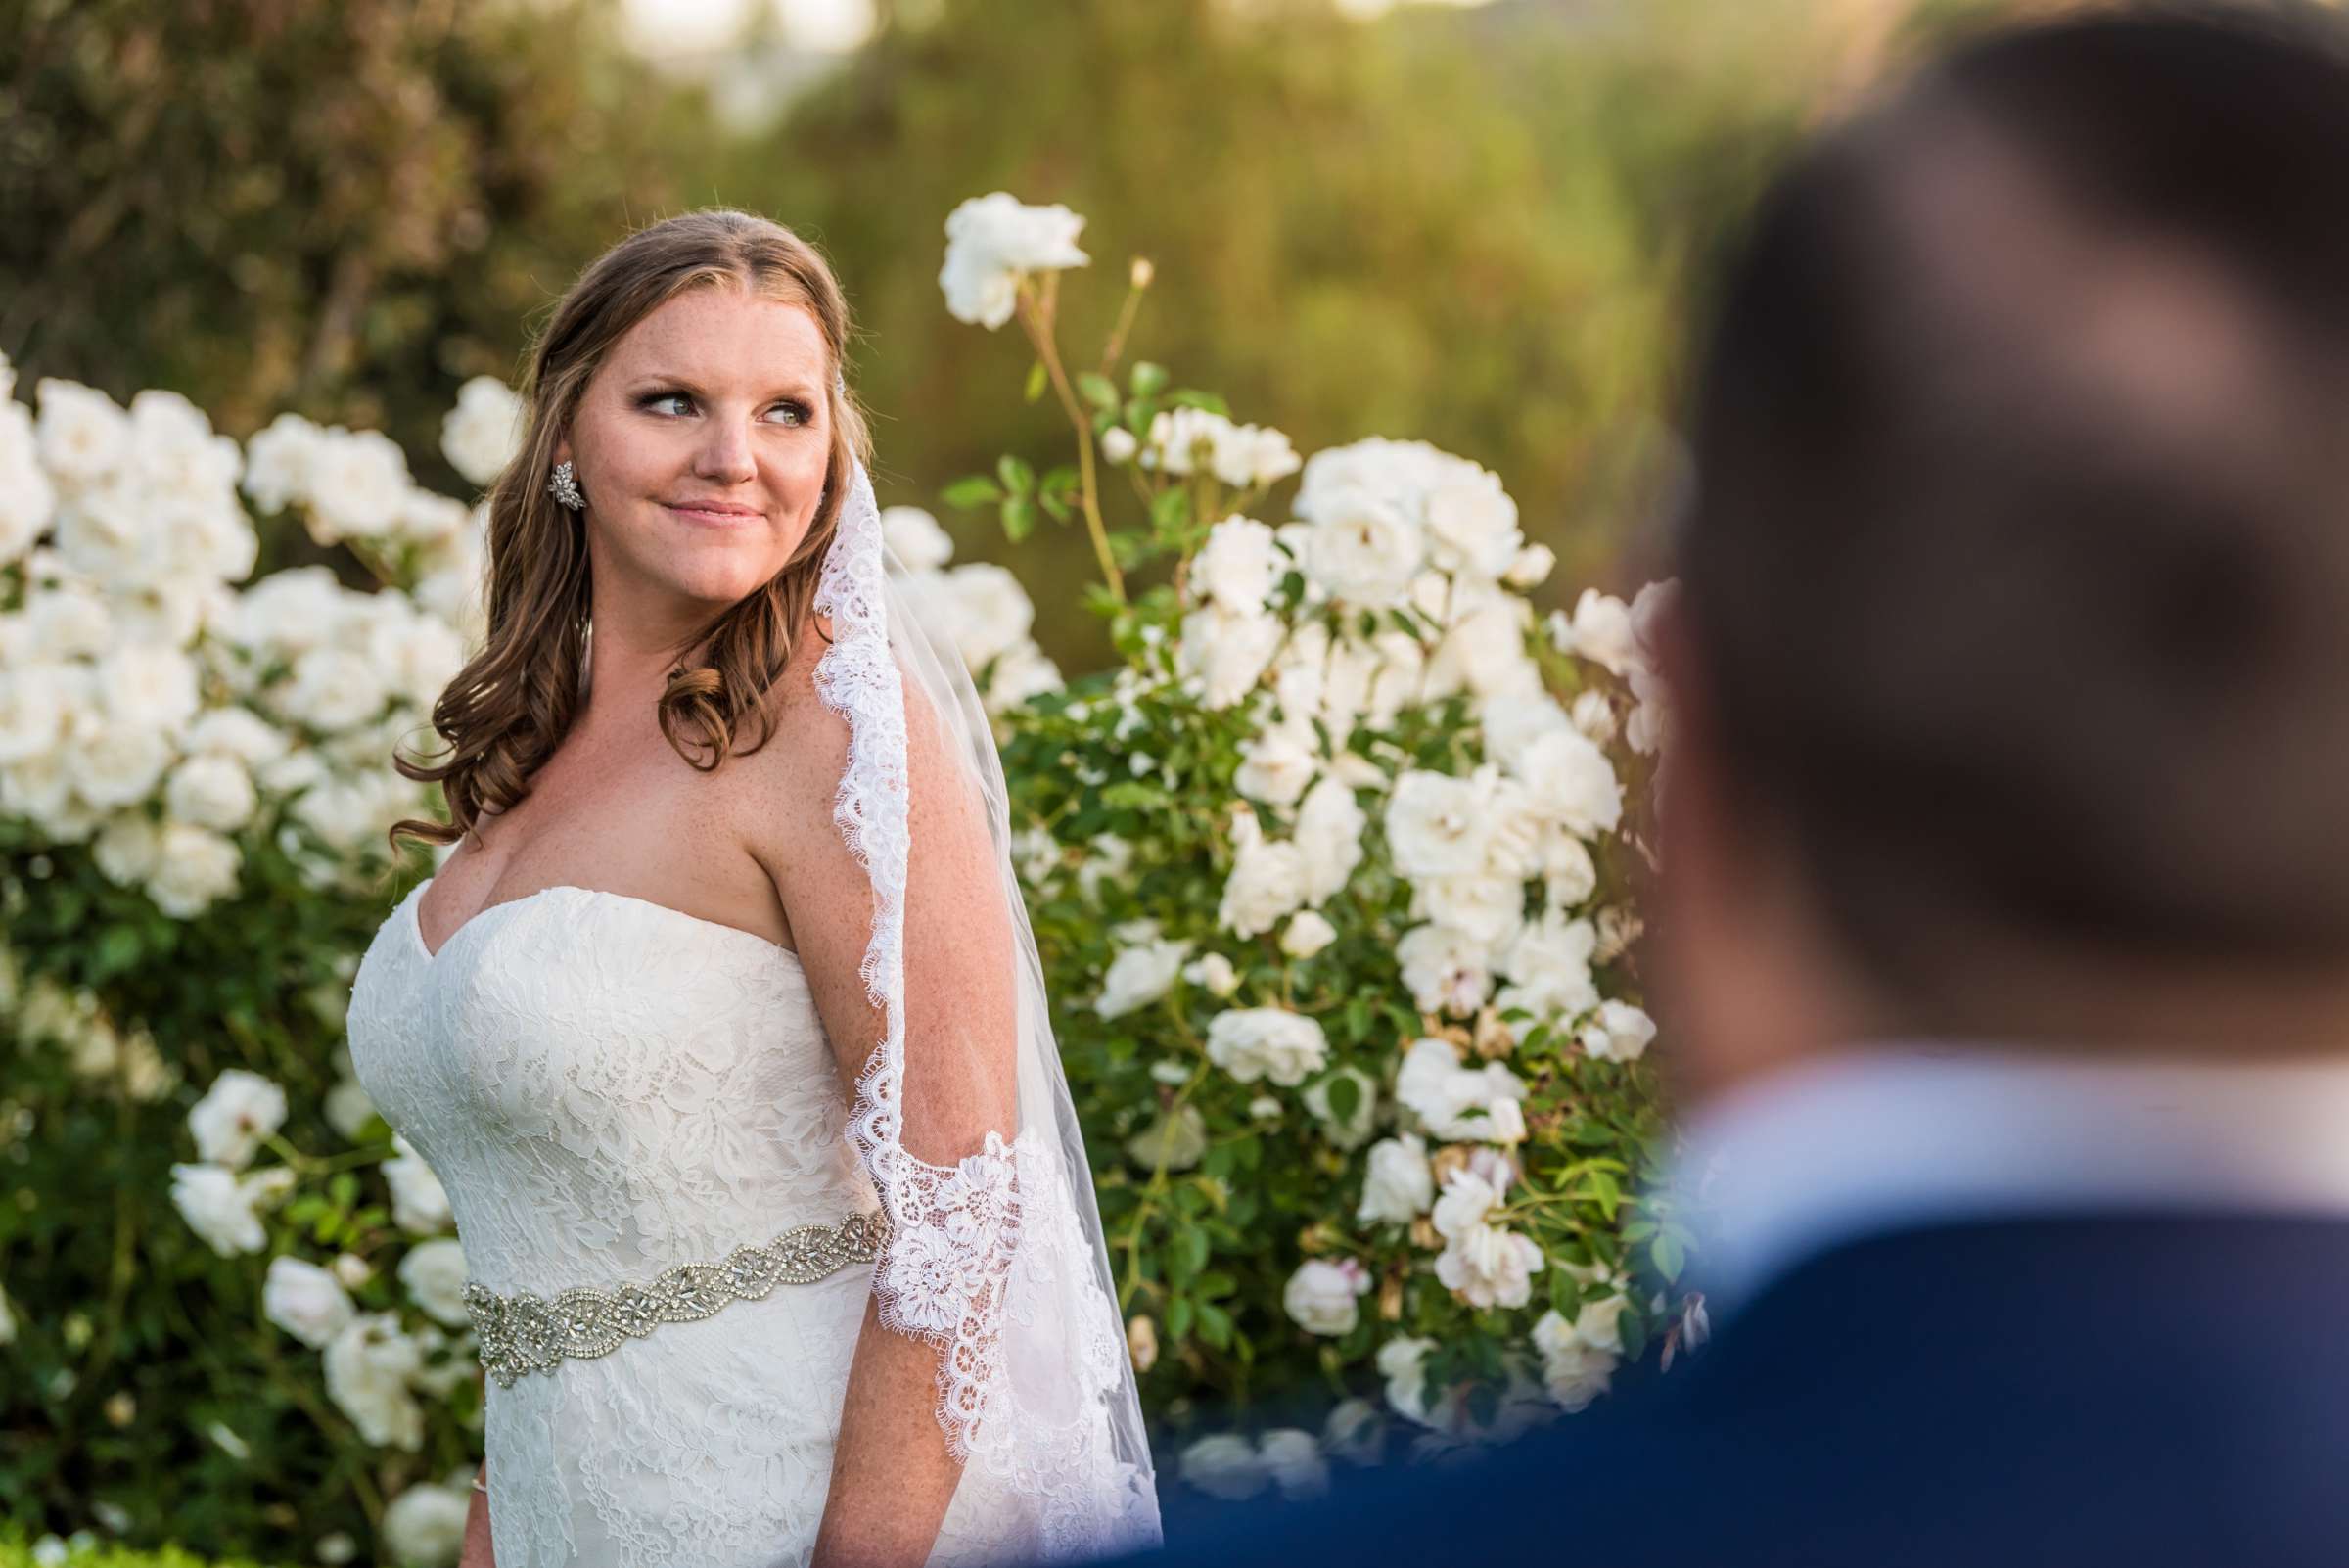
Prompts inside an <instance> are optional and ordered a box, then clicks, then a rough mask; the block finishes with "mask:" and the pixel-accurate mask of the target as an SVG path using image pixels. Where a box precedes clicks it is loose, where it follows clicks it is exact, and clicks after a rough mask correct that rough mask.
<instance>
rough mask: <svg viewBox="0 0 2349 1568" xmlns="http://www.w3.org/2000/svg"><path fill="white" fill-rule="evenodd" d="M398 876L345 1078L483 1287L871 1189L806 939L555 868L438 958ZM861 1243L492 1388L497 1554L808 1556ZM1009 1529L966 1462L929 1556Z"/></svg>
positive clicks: (778, 1218) (842, 1379)
mask: <svg viewBox="0 0 2349 1568" xmlns="http://www.w3.org/2000/svg"><path fill="white" fill-rule="evenodd" d="M427 886H430V883H429V882H428V883H426V884H423V885H422V886H419V887H418V888H417V889H416V890H414V891H413V892H411V893H410V894H409V895H408V897H407V898H406V899H404V900H402V902H401V903H400V904H399V906H398V907H397V908H395V909H394V910H393V911H392V913H391V918H390V919H388V920H387V921H386V922H385V923H384V926H383V928H382V929H381V930H380V931H379V932H378V933H377V934H376V937H375V940H374V942H373V943H372V944H371V945H370V946H369V948H368V950H367V953H366V956H365V957H364V959H363V960H362V961H361V963H360V966H359V970H358V973H357V976H356V979H355V981H354V983H353V986H352V992H351V1006H350V1014H349V1036H350V1052H351V1061H352V1066H353V1068H354V1070H355V1072H356V1074H357V1076H358V1080H359V1083H360V1085H361V1086H362V1087H363V1088H365V1089H366V1091H367V1093H368V1095H369V1096H370V1097H371V1098H372V1099H373V1100H374V1101H375V1103H376V1105H377V1107H378V1108H379V1109H380V1110H382V1112H383V1113H384V1116H385V1118H386V1119H387V1120H388V1121H390V1122H391V1126H392V1127H393V1128H394V1129H395V1130H398V1131H399V1132H401V1133H403V1134H404V1135H405V1136H406V1137H407V1139H408V1141H409V1142H411V1143H412V1144H414V1145H415V1147H416V1149H417V1151H418V1153H420V1154H421V1155H422V1156H423V1157H424V1159H425V1161H426V1163H427V1164H428V1165H430V1166H431V1167H432V1169H433V1172H434V1174H435V1175H436V1176H438V1177H439V1178H440V1181H441V1184H442V1185H443V1186H444V1187H445V1188H446V1189H447V1192H448V1197H449V1204H450V1208H451V1211H452V1212H453V1214H454V1216H455V1220H456V1226H457V1235H458V1240H459V1241H460V1243H461V1244H462V1246H463V1248H464V1252H465V1262H466V1268H467V1272H468V1275H469V1276H470V1277H471V1278H472V1279H474V1280H476V1281H479V1282H480V1283H482V1284H483V1285H484V1286H485V1287H487V1288H488V1289H490V1290H493V1291H497V1292H500V1293H506V1292H515V1291H525V1290H527V1291H532V1292H535V1293H537V1294H539V1295H541V1296H551V1295H552V1294H553V1293H554V1292H556V1291H558V1290H561V1289H563V1288H565V1287H567V1286H571V1285H594V1286H601V1285H607V1284H613V1283H618V1282H621V1281H622V1280H634V1279H646V1278H650V1277H651V1276H652V1275H654V1274H656V1273H658V1272H659V1271H660V1270H662V1269H664V1268H668V1267H670V1266H672V1265H675V1264H679V1263H690V1262H707V1261H713V1260H716V1259H720V1258H722V1257H724V1256H725V1254H726V1253H728V1252H729V1251H731V1250H732V1249H733V1248H735V1247H737V1246H740V1245H743V1244H745V1243H757V1242H764V1241H767V1240H769V1239H770V1238H772V1237H773V1236H775V1235H776V1234H777V1233H778V1232H779V1231H782V1230H784V1229H786V1228H788V1227H790V1226H792V1225H794V1224H799V1223H806V1222H832V1221H837V1220H839V1219H841V1218H842V1217H843V1216H844V1215H846V1214H848V1213H850V1212H852V1211H853V1212H864V1211H869V1210H871V1209H872V1208H873V1207H874V1206H875V1195H874V1193H873V1189H872V1185H871V1182H870V1180H869V1179H868V1178H867V1177H866V1176H864V1175H863V1173H862V1171H861V1170H860V1169H859V1167H858V1164H857V1161H856V1157H855V1153H854V1150H853V1148H852V1145H851V1144H850V1142H849V1140H848V1138H847V1136H846V1130H847V1122H848V1116H849V1104H850V1102H849V1094H848V1090H847V1087H846V1085H845V1084H843V1082H842V1079H841V1076H840V1074H839V1071H838V1069H837V1067H836V1065H835V1063H834V1060H833V1056H832V1052H831V1048H830V1045H829V1043H828V1042H827V1040H826V1038H825V1037H824V1032H823V1029H822V1026H821V1023H820V1022H819V1019H818V1016H817V1014H816V1011H815V1007H814V1003H813V999H812V997H811V995H810V993H809V992H808V989H807V982H806V975H805V974H804V973H803V971H802V970H801V968H800V965H799V961H798V959H797V958H796V957H795V956H794V955H793V954H792V953H791V952H789V951H788V950H786V949H784V948H782V947H779V946H777V945H774V944H773V943H771V942H769V941H767V940H766V939H765V938H763V937H760V936H758V935H757V934H755V933H752V932H748V931H742V930H738V929H735V928H733V927H729V926H723V925H717V924H714V923H713V922H710V921H706V920H702V919H700V918H698V917H696V916H693V915H688V914H685V913H684V912H682V911H680V910H676V909H671V908H668V907H667V906H665V905H662V904H656V903H651V902H647V901H645V900H643V899H634V898H629V897H627V896H624V895H621V894H614V893H606V892H600V891H594V890H589V889H584V888H575V887H554V888H548V889H544V890H542V891H540V892H538V893H535V894H532V895H530V896H529V897H527V898H524V899H516V900H512V901H509V902H506V903H500V904H494V905H491V906H490V907H489V908H487V909H484V910H482V911H481V912H479V913H478V914H476V915H475V916H474V917H473V918H472V919H470V920H468V921H467V922H466V923H465V924H464V925H463V926H461V927H459V928H458V929H457V930H456V931H455V932H453V933H452V934H451V935H450V936H449V937H448V938H447V939H446V941H445V942H444V943H443V945H442V946H441V948H440V950H439V951H438V953H434V952H429V951H428V950H427V949H426V947H425V945H424V938H423V935H422V932H421V929H420V927H419V925H418V922H417V918H416V907H417V904H418V902H419V899H420V898H421V896H422V894H423V891H424V887H427ZM870 1275H871V1268H870V1265H869V1264H868V1265H854V1266H851V1267H849V1268H843V1269H841V1270H840V1271H839V1272H837V1273H835V1274H833V1275H831V1276H830V1277H829V1278H826V1279H823V1280H820V1281H817V1282H815V1283H813V1284H805V1285H803V1284H785V1285H781V1286H778V1287H777V1288H776V1289H775V1290H774V1291H773V1293H772V1294H771V1295H769V1296H767V1297H765V1298H763V1299H760V1300H756V1301H738V1302H734V1303H731V1304H730V1305H728V1306H727V1307H726V1308H725V1309H724V1310H723V1311H721V1312H719V1313H717V1314H714V1315H713V1316H712V1317H710V1318H708V1319H707V1320H705V1321H698V1322H680V1323H668V1324H663V1325H662V1326H660V1327H659V1328H657V1329H656V1330H655V1331H654V1332H652V1333H651V1334H650V1335H648V1336H647V1337H645V1338H644V1339H642V1340H640V1341H635V1342H631V1343H628V1344H624V1345H622V1346H621V1347H620V1348H619V1349H618V1350H616V1351H614V1352H613V1353H612V1354H610V1355H607V1356H603V1357H599V1358H595V1359H593V1360H566V1361H564V1362H563V1363H562V1364H561V1366H560V1367H559V1368H558V1369H557V1370H556V1371H554V1372H553V1373H551V1374H538V1375H532V1376H528V1377H523V1378H521V1379H519V1380H518V1381H517V1382H516V1383H515V1385H514V1386H513V1387H512V1388H510V1389H507V1388H500V1387H498V1386H496V1385H495V1384H494V1383H493V1384H491V1385H490V1387H489V1388H488V1391H487V1398H488V1405H487V1412H486V1413H487V1421H486V1431H485V1433H484V1443H485V1448H486V1451H487V1459H488V1473H489V1486H490V1519H491V1529H492V1535H493V1545H494V1550H495V1553H496V1557H497V1561H498V1564H499V1568H561V1565H568V1564H574V1563H580V1564H585V1563H593V1564H597V1565H599V1568H602V1565H611V1568H651V1565H655V1564H677V1565H684V1564H694V1565H697V1568H714V1565H730V1564H739V1565H742V1568H751V1565H754V1564H756V1565H761V1568H763V1565H770V1564H775V1563H782V1562H804V1561H805V1560H806V1553H807V1551H808V1549H809V1548H810V1547H811V1546H812V1545H813V1542H814V1536H815V1530H816V1526H817V1525H818V1523H819V1522H820V1520H821V1516H822V1504H823V1499H824V1495H825V1490H826V1487H827V1485H828V1483H829V1477H830V1471H831V1445H832V1442H833V1440H834V1438H835V1437H836V1436H837V1433H838V1426H839V1418H840V1407H841V1401H842V1397H843V1394H844V1393H845V1389H846V1385H847V1377H848V1369H849V1363H850V1360H851V1358H852V1354H853V1351H854V1346H855V1340H856V1335H857V1332H858V1329H859V1327H860V1326H861V1322H862V1317H863V1310H864V1302H865V1298H866V1296H867V1295H868V1294H869V1292H870V1289H871V1278H870ZM990 1543H991V1544H992V1545H993V1546H994V1547H995V1548H997V1549H1004V1550H1007V1551H1016V1550H1017V1549H1022V1548H1024V1545H1025V1536H1024V1529H1023V1526H1022V1523H1021V1521H1020V1519H1019V1518H1018V1517H1017V1510H1016V1508H1014V1507H1012V1506H1011V1505H1010V1504H1008V1503H1007V1502H1006V1501H1005V1500H1004V1499H998V1498H994V1497H992V1496H991V1495H990V1492H989V1489H988V1485H987V1482H986V1480H985V1478H984V1477H977V1476H975V1474H973V1473H966V1476H965V1480H964V1485H963V1487H962V1489H961V1490H960V1491H959V1492H958V1493H957V1494H956V1497H955V1500H954V1504H953V1506H952V1507H951V1508H950V1509H949V1510H948V1514H947V1527H946V1528H945V1529H944V1530H943V1531H942V1533H941V1537H940V1542H939V1547H938V1550H937V1552H936V1554H934V1557H933V1561H934V1562H942V1563H943V1562H981V1561H990V1560H994V1559H993V1556H992V1554H991V1553H990Z"/></svg>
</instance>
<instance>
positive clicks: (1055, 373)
mask: <svg viewBox="0 0 2349 1568" xmlns="http://www.w3.org/2000/svg"><path fill="white" fill-rule="evenodd" d="M1059 293H1060V274H1059V273H1057V272H1048V273H1046V274H1045V275H1044V283H1043V288H1042V289H1041V290H1040V291H1039V290H1038V289H1037V288H1036V283H1035V282H1034V280H1033V279H1031V278H1030V277H1029V276H1028V275H1027V274H1026V273H1022V274H1021V275H1020V302H1019V313H1020V325H1021V326H1022V327H1024V328H1025V329H1027V333H1028V339H1029V341H1030V342H1031V343H1033V344H1035V345H1036V357H1037V358H1039V359H1041V360H1042V361H1043V362H1044V374H1046V375H1047V376H1049V377H1051V378H1052V390H1053V392H1056V393H1058V394H1059V396H1060V406H1061V408H1062V409H1063V410H1065V411H1066V412H1067V414H1068V416H1069V423H1070V424H1071V425H1073V426H1075V427H1076V430H1077V478H1078V484H1079V488H1080V491H1081V494H1080V499H1081V500H1082V504H1083V506H1084V530H1085V531H1086V532H1087V533H1089V534H1091V535H1092V538H1093V556H1094V558H1095V559H1096V560H1098V561H1099V562H1100V563H1101V576H1102V579H1103V580H1104V581H1106V582H1107V583H1108V584H1109V592H1110V596H1111V597H1112V598H1114V599H1116V600H1117V602H1118V603H1119V604H1121V605H1122V604H1124V603H1125V602H1126V576H1125V574H1124V573H1122V572H1120V571H1119V570H1118V563H1117V559H1116V558H1115V557H1114V556H1112V555H1111V554H1110V551H1109V530H1107V529H1105V528H1103V527H1102V526H1101V496H1100V492H1099V484H1098V481H1097V480H1096V478H1095V476H1094V473H1093V427H1092V422H1091V421H1089V420H1087V419H1086V418H1085V417H1084V409H1083V408H1082V406H1081V405H1080V404H1079V403H1078V401H1077V390H1076V389H1075V388H1074V387H1071V386H1070V385H1069V373H1068V371H1067V370H1066V369H1064V368H1063V367H1062V365H1061V362H1060V347H1059V346H1058V345H1057V344H1056V343H1054V342H1053V336H1052V327H1053V317H1054V313H1055V301H1056V300H1057V298H1058V296H1059Z"/></svg>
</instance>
